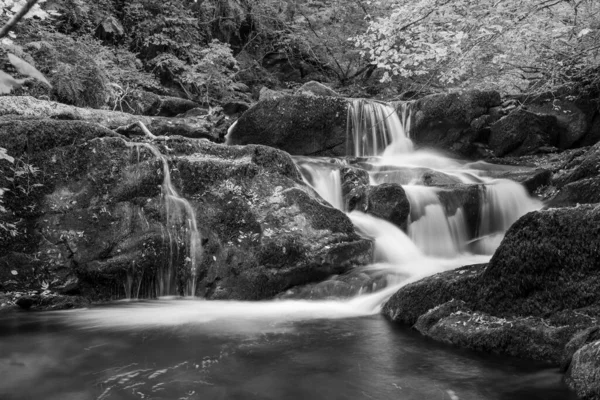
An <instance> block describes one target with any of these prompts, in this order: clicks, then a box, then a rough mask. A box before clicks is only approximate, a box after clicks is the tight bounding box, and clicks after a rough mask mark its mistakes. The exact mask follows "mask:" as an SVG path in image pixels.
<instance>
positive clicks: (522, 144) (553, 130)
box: [489, 109, 561, 157]
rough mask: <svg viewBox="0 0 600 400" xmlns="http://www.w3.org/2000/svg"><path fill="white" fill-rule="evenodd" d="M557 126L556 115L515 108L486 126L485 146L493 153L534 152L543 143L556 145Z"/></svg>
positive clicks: (521, 153)
mask: <svg viewBox="0 0 600 400" xmlns="http://www.w3.org/2000/svg"><path fill="white" fill-rule="evenodd" d="M560 129H561V128H560V127H559V125H558V123H557V120H556V117H555V116H553V115H546V114H535V113H532V112H529V111H526V110H524V109H518V110H515V111H513V112H511V113H510V114H508V115H507V116H505V117H504V118H502V119H500V120H499V121H498V122H496V123H494V124H493V125H492V126H491V127H490V138H489V146H490V149H491V150H492V151H493V152H494V155H496V156H498V157H503V156H506V155H524V154H534V153H536V152H538V151H539V148H540V147H543V146H556V145H557V144H558V140H559V133H560Z"/></svg>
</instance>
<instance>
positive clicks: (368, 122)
mask: <svg viewBox="0 0 600 400" xmlns="http://www.w3.org/2000/svg"><path fill="white" fill-rule="evenodd" d="M408 116H409V110H408V109H407V111H406V119H405V122H406V121H407V120H408V119H409V117H408ZM405 126H406V125H403V124H402V121H401V120H400V118H398V114H397V113H396V110H395V109H394V108H393V107H391V106H389V105H387V104H382V103H378V102H374V101H368V100H364V99H357V100H353V101H352V102H351V103H350V105H349V112H348V139H349V140H348V143H349V144H350V143H351V148H352V151H351V152H350V151H349V152H348V153H349V154H353V155H354V156H357V157H363V156H367V157H368V156H373V155H380V154H381V153H383V152H384V151H385V150H386V149H387V148H388V147H390V146H391V147H393V148H394V149H395V150H396V151H399V152H404V153H408V152H410V151H412V149H413V144H412V141H411V140H410V139H408V136H407V135H406V132H405V129H404V128H405Z"/></svg>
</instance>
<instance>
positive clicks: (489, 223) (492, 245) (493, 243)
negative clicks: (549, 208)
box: [474, 179, 542, 254]
mask: <svg viewBox="0 0 600 400" xmlns="http://www.w3.org/2000/svg"><path fill="white" fill-rule="evenodd" d="M480 201H481V211H480V223H479V227H478V236H479V238H478V239H477V240H476V241H475V242H474V244H475V248H476V251H477V252H478V253H481V254H493V253H494V251H495V250H496V249H497V248H498V246H499V245H500V242H501V241H502V238H503V237H504V233H505V232H506V231H507V230H508V228H510V226H511V225H512V224H513V223H514V222H515V221H516V220H517V219H519V218H520V217H521V216H522V215H525V214H527V213H528V212H531V211H535V210H539V209H540V208H541V207H542V202H541V201H539V200H536V199H534V198H532V197H531V196H529V193H527V191H526V190H525V188H524V187H523V185H520V184H518V183H516V182H513V181H510V180H508V179H497V180H492V181H489V182H488V183H487V184H486V185H485V186H484V190H482V191H481V192H480Z"/></svg>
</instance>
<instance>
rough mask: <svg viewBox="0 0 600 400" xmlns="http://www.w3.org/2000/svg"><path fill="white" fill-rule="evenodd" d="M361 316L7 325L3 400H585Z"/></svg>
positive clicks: (248, 308) (265, 306)
mask: <svg viewBox="0 0 600 400" xmlns="http://www.w3.org/2000/svg"><path fill="white" fill-rule="evenodd" d="M353 310H354V312H353ZM356 310H357V308H356V307H353V306H352V305H350V306H348V304H346V305H340V304H336V303H332V302H330V303H327V302H321V303H316V302H315V303H311V302H301V301H300V302H270V303H234V302H208V301H195V300H176V299H169V300H158V301H145V302H131V303H119V304H115V305H111V306H105V307H98V308H92V309H87V310H74V311H68V312H46V313H16V314H11V315H5V316H0V377H1V378H0V399H3V400H21V399H23V400H25V399H28V400H29V399H45V400H59V399H60V400H71V399H72V400H87V399H99V400H103V399H165V400H167V399H168V400H175V399H189V400H192V399H198V400H200V399H202V400H205V399H405V400H413V399H414V400H423V399H439V400H444V399H449V400H456V399H461V400H469V399H473V400H475V399H477V400H482V399H506V400H508V399H510V400H518V399H523V400H525V399H527V400H533V399H544V400H552V399H557V400H558V399H561V400H564V399H575V398H576V397H575V396H574V394H572V393H571V392H570V391H569V390H568V389H567V388H566V386H565V385H564V384H563V383H562V380H561V374H560V373H559V372H558V370H557V369H553V368H546V367H544V366H543V365H540V364H536V363H530V362H525V361H523V360H518V359H514V358H507V357H498V356H492V355H486V354H479V353H475V352H470V351H465V350H459V349H456V348H453V347H450V346H446V345H441V344H438V343H435V342H432V341H430V340H427V339H425V338H423V337H421V336H420V335H418V334H417V333H415V332H414V331H411V330H410V329H408V328H405V327H399V326H397V325H395V324H392V323H390V322H388V321H386V320H385V319H384V318H383V317H381V316H379V315H367V313H365V312H360V311H356Z"/></svg>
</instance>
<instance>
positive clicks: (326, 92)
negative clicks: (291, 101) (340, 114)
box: [296, 81, 340, 97]
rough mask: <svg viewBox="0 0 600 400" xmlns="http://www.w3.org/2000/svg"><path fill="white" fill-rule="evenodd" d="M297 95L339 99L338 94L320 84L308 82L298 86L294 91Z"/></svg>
mask: <svg viewBox="0 0 600 400" xmlns="http://www.w3.org/2000/svg"><path fill="white" fill-rule="evenodd" d="M296 94H299V95H313V96H329V97H340V95H339V94H337V92H336V91H335V90H333V89H331V88H330V87H328V86H325V85H323V84H322V83H320V82H316V81H310V82H306V83H305V84H304V85H302V86H300V87H299V88H298V90H297V91H296Z"/></svg>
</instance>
